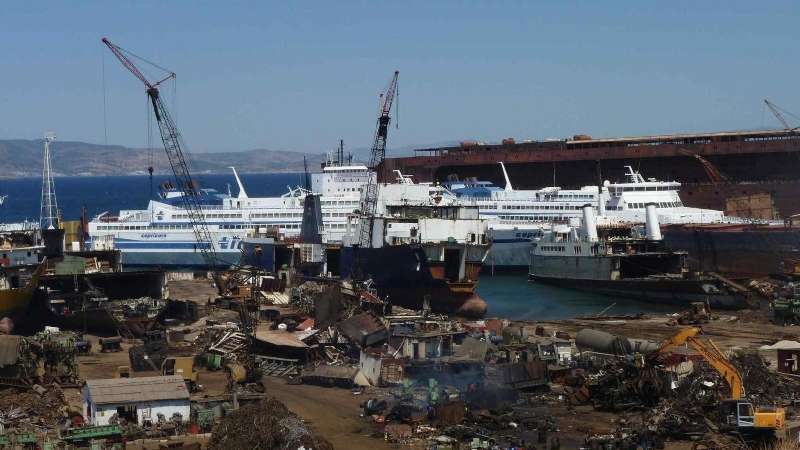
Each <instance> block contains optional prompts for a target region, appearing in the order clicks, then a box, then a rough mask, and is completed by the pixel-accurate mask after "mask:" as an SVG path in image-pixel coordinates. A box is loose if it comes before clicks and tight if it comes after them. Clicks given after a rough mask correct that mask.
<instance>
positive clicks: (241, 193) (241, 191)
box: [229, 166, 248, 199]
mask: <svg viewBox="0 0 800 450" xmlns="http://www.w3.org/2000/svg"><path fill="white" fill-rule="evenodd" d="M229 169H231V170H233V177H234V178H236V184H238V185H239V195H238V196H237V197H236V198H239V199H242V198H248V197H247V192H246V191H245V190H244V185H243V184H242V180H241V179H239V174H238V173H237V172H236V167H233V166H231V167H229Z"/></svg>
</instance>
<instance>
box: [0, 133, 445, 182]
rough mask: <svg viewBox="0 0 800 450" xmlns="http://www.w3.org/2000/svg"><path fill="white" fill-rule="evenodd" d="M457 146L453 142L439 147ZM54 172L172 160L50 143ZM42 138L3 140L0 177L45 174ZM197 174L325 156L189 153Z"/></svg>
mask: <svg viewBox="0 0 800 450" xmlns="http://www.w3.org/2000/svg"><path fill="white" fill-rule="evenodd" d="M446 145H452V142H446V143H441V144H437V145H435V146H446ZM414 148H419V147H402V148H394V149H391V150H390V151H389V152H387V153H388V155H387V156H401V155H402V156H405V155H410V154H412V153H413V149H414ZM50 150H51V153H52V163H53V171H54V173H55V175H57V176H61V175H66V176H102V175H134V174H143V173H146V172H147V167H148V166H149V165H150V158H151V157H152V161H153V162H152V164H153V168H154V170H155V173H156V174H164V173H170V172H171V170H170V167H169V162H168V161H167V157H166V155H165V154H164V150H163V149H162V148H161V147H158V148H154V149H152V151H149V150H147V149H144V148H131V147H125V146H122V145H101V144H90V143H87V142H79V141H55V142H53V143H52V144H51V145H50ZM43 151H44V143H43V141H42V140H41V139H35V140H25V139H6V140H0V167H2V170H0V178H16V177H30V176H40V175H41V174H42V153H43ZM346 153H352V155H353V159H354V161H367V160H369V148H364V147H359V148H354V149H347V150H346ZM186 156H187V158H188V159H189V161H190V165H191V170H192V172H193V173H227V172H229V171H230V169H229V168H228V167H230V166H234V167H236V169H237V170H238V171H239V172H241V173H281V172H284V173H285V172H295V173H296V172H302V171H303V157H305V158H306V161H307V163H308V169H309V170H310V171H317V170H319V167H320V164H321V163H322V162H323V161H324V160H325V155H324V154H315V153H301V152H293V151H282V150H268V149H253V150H246V151H239V152H224V153H223V152H216V153H215V152H211V153H190V154H188V155H186Z"/></svg>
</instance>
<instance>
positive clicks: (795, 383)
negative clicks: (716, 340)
mask: <svg viewBox="0 0 800 450" xmlns="http://www.w3.org/2000/svg"><path fill="white" fill-rule="evenodd" d="M728 359H729V360H730V361H731V363H732V364H733V365H734V366H735V367H736V368H737V370H738V371H739V373H740V374H741V377H742V381H743V384H744V386H747V391H746V396H745V397H744V398H743V399H742V400H743V401H748V402H750V403H752V404H754V405H777V406H779V407H787V420H788V419H791V418H792V416H793V414H794V411H793V410H792V408H791V407H792V406H793V405H795V404H796V403H797V401H798V400H800V379H797V378H793V377H784V376H780V375H779V374H777V373H775V372H772V371H770V370H769V368H768V365H767V363H766V361H765V360H764V358H763V357H762V356H761V355H759V354H757V353H755V352H734V353H732V354H731V355H730V356H729V358H728ZM640 361H641V360H640ZM689 364H690V365H691V366H693V367H692V370H691V371H687V370H686V368H685V367H682V368H681V369H678V368H677V367H676V366H671V367H665V366H659V367H642V365H641V363H640V362H639V363H637V362H636V361H634V360H631V359H627V360H626V359H616V360H614V361H613V362H610V363H608V364H607V365H605V366H602V367H601V368H600V369H599V370H597V371H596V372H594V373H593V374H592V375H588V376H587V377H586V378H585V384H584V386H583V387H582V388H581V389H578V390H575V391H572V392H573V395H572V396H571V397H570V398H571V401H573V402H575V403H586V402H588V403H590V404H592V405H593V406H594V407H595V408H596V409H598V410H605V411H613V412H616V413H618V414H620V424H621V425H620V427H619V428H618V429H617V430H616V431H614V432H613V433H610V434H607V435H595V436H589V437H588V438H587V443H588V442H590V441H591V442H594V441H597V442H599V443H601V444H603V445H607V444H608V443H609V442H617V443H620V444H619V445H620V446H619V447H610V448H625V447H624V445H623V444H621V443H622V442H625V441H627V440H634V441H636V440H641V439H652V440H653V441H654V442H655V441H658V442H661V441H664V440H667V439H681V440H693V441H704V442H706V443H705V444H704V445H706V448H734V447H733V446H734V445H739V444H741V442H740V440H737V439H733V441H731V440H730V439H729V438H725V437H722V435H723V432H724V431H730V430H726V429H724V424H725V423H726V420H727V419H728V418H727V417H724V416H723V413H722V410H721V408H720V405H721V402H722V401H724V399H726V398H729V397H730V390H731V387H730V386H729V385H728V384H727V383H726V380H725V379H724V378H723V377H722V376H721V375H720V374H719V373H718V372H717V371H716V370H714V369H713V368H711V367H710V366H709V365H708V364H707V363H706V362H704V361H702V360H697V359H695V360H693V361H691V363H689ZM682 371H683V372H684V373H681V372H682ZM687 372H688V373H687ZM581 394H583V396H581ZM623 437H624V438H623ZM709 442H710V443H709ZM719 445H723V446H722V447H719ZM725 446H728V447H725ZM605 448H609V447H605Z"/></svg>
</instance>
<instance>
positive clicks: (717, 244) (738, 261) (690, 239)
mask: <svg viewBox="0 0 800 450" xmlns="http://www.w3.org/2000/svg"><path fill="white" fill-rule="evenodd" d="M663 233H664V244H665V245H666V246H667V248H669V249H671V250H684V251H687V252H688V253H689V263H690V265H691V266H692V268H693V269H695V270H701V271H706V272H720V273H724V274H726V275H728V276H734V277H763V276H768V275H776V274H777V275H780V274H783V273H785V272H787V270H790V269H791V268H790V267H787V262H788V261H800V229H799V228H788V227H781V226H755V225H677V226H669V227H664V229H663Z"/></svg>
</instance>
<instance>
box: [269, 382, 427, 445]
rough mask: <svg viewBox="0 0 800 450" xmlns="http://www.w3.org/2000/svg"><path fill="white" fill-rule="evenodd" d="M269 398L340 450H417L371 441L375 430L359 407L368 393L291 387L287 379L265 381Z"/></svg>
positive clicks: (313, 387) (378, 438) (302, 386)
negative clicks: (357, 393)
mask: <svg viewBox="0 0 800 450" xmlns="http://www.w3.org/2000/svg"><path fill="white" fill-rule="evenodd" d="M264 381H265V386H266V388H267V394H268V395H271V396H274V397H275V398H277V399H278V400H280V401H281V402H283V403H284V404H286V406H287V407H288V408H289V409H290V410H291V411H292V412H294V413H295V414H297V415H298V416H300V417H302V418H303V420H305V421H306V422H308V424H309V425H311V427H312V428H313V429H314V431H316V432H318V433H319V434H320V435H322V436H324V437H325V438H326V439H327V440H329V441H330V442H331V444H333V446H334V447H335V448H337V449H342V450H345V449H352V450H380V449H398V448H405V449H413V448H414V447H413V446H408V445H395V444H390V443H387V442H385V441H384V440H383V438H382V437H371V436H370V434H371V433H372V427H371V426H370V424H369V423H368V422H367V421H366V420H364V419H363V418H361V417H359V412H360V411H361V408H360V406H359V404H360V403H361V402H362V401H364V400H366V399H367V398H368V396H369V393H368V392H365V393H364V394H361V395H353V393H352V392H351V391H349V390H347V389H341V388H325V387H320V386H309V385H302V384H301V385H290V384H286V382H285V381H284V380H283V379H280V378H271V377H265V378H264Z"/></svg>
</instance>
